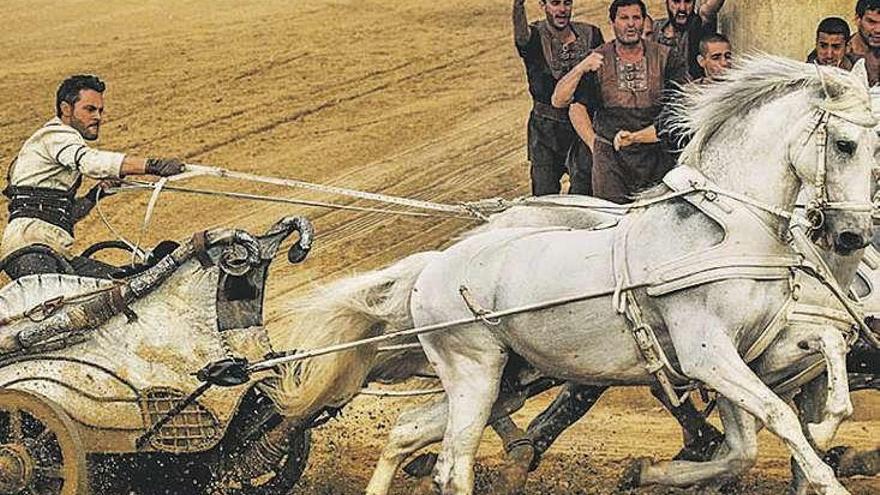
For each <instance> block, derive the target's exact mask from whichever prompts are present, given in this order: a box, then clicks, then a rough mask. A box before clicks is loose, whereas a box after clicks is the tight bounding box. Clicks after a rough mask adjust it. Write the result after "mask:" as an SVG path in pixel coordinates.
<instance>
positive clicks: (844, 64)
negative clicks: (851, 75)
mask: <svg viewBox="0 0 880 495" xmlns="http://www.w3.org/2000/svg"><path fill="white" fill-rule="evenodd" d="M849 38H850V31H849V24H847V23H846V21H845V20H843V19H841V18H840V17H826V18H825V19H822V22H820V23H819V27H817V28H816V46H815V49H814V50H813V51H812V52H811V53H810V54H809V55H808V56H807V63H808V64H812V63H816V64H819V65H830V66H832V67H839V68H841V69H843V70H852V68H853V60H852V59H851V58H850V57H849V56H848V55H847V54H846V45H847V42H848V41H849Z"/></svg>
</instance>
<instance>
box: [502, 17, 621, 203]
mask: <svg viewBox="0 0 880 495" xmlns="http://www.w3.org/2000/svg"><path fill="white" fill-rule="evenodd" d="M572 3H573V2H572V0H539V4H540V6H541V9H542V10H543V11H544V14H545V17H546V18H545V19H542V20H540V21H537V22H534V23H532V24H531V25H529V24H528V21H527V20H526V11H525V5H524V4H525V0H513V33H514V41H515V43H516V48H517V51H518V52H519V55H520V57H522V59H523V63H524V64H525V66H526V75H527V77H528V81H529V93H530V94H531V96H532V102H533V105H532V112H531V114H530V115H529V124H528V156H529V161H530V162H531V179H532V194H533V195H535V196H541V195H545V194H558V193H559V192H560V190H561V185H560V183H559V181H560V179H561V178H562V176H563V175H564V174H566V173H568V175H569V181H570V187H569V193H572V194H590V193H591V179H590V168H591V167H592V157H591V156H590V154H589V151H588V150H587V149H586V146H585V145H584V143H583V142H581V141H580V140H579V139H578V136H577V134H576V133H575V130H574V128H573V127H572V123H571V121H570V120H569V117H568V111H567V109H557V108H554V107H553V106H552V105H551V104H550V97H551V95H552V94H553V88H555V87H556V82H557V81H558V80H559V79H560V78H561V77H562V76H563V75H565V74H566V73H567V72H569V71H570V70H571V69H572V67H574V66H575V65H577V64H578V63H581V62H584V63H587V64H588V65H589V66H590V67H598V65H599V63H601V58H599V57H597V56H588V54H589V53H590V51H591V50H593V49H594V48H596V47H597V46H599V45H601V44H602V43H603V39H602V32H601V31H600V30H599V28H598V27H596V26H593V25H591V24H586V23H580V22H572V21H571V10H572Z"/></svg>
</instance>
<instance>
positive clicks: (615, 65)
mask: <svg viewBox="0 0 880 495" xmlns="http://www.w3.org/2000/svg"><path fill="white" fill-rule="evenodd" d="M646 10H647V9H646V7H645V4H644V2H643V1H642V0H614V1H613V2H611V7H610V8H609V16H610V19H611V25H612V27H613V28H614V36H615V39H614V40H612V41H609V42H608V43H605V44H604V45H602V46H601V47H599V48H597V49H596V51H595V52H594V53H597V54H599V55H601V56H602V60H603V63H602V65H601V67H599V68H598V69H597V70H596V71H595V72H594V73H587V72H586V71H585V70H584V69H583V68H582V67H580V66H579V67H576V68H575V69H574V70H572V71H571V72H569V73H568V74H566V75H565V77H563V78H562V79H561V80H560V81H559V83H558V84H557V85H556V91H555V92H554V93H553V100H552V101H553V104H554V105H555V106H557V107H560V108H562V107H564V106H566V105H567V104H569V103H570V102H571V101H572V99H574V102H575V103H576V104H580V106H578V105H575V104H572V108H571V110H570V111H571V112H573V113H574V112H576V111H579V109H582V108H583V109H589V111H590V112H591V113H593V116H592V118H591V117H590V115H589V114H588V113H587V112H586V111H584V112H583V115H581V116H579V118H578V119H577V120H578V121H580V120H583V121H584V122H583V127H582V132H583V133H585V134H586V137H585V142H586V143H587V144H588V145H590V146H591V148H592V151H593V195H594V196H596V197H599V198H604V199H608V200H610V201H614V202H617V203H625V202H628V201H630V200H631V197H632V195H633V194H634V193H635V192H637V191H638V190H640V189H643V188H646V187H648V186H650V185H652V184H654V183H655V182H657V181H659V180H660V179H661V178H662V177H663V175H665V174H666V172H668V171H669V169H670V168H672V165H673V160H672V158H671V157H670V156H669V154H668V153H666V152H665V151H664V150H663V148H662V146H661V145H660V144H659V142H658V138H657V131H656V128H655V127H654V121H655V120H656V119H657V116H658V114H659V113H660V108H661V98H662V96H663V91H664V89H666V88H668V87H669V86H670V85H671V83H675V82H677V83H681V82H683V81H684V80H685V79H686V68H685V65H684V62H683V61H682V60H681V59H679V58H678V57H676V56H675V53H674V52H673V51H672V50H671V49H670V48H669V47H667V46H663V45H660V44H659V43H655V42H653V41H650V40H643V39H642V31H643V29H644V17H645V15H646ZM573 121H574V120H573ZM576 125H577V124H576Z"/></svg>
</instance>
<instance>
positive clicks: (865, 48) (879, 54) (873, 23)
mask: <svg viewBox="0 0 880 495" xmlns="http://www.w3.org/2000/svg"><path fill="white" fill-rule="evenodd" d="M856 24H857V25H858V28H859V32H858V33H856V34H855V35H854V36H853V37H852V38H850V40H849V46H848V47H847V53H848V54H849V55H850V56H851V57H852V58H853V60H856V61H857V60H859V59H860V58H863V59H865V68H866V69H868V83H869V85H871V86H874V85H876V84H877V83H880V0H859V1H858V2H857V3H856Z"/></svg>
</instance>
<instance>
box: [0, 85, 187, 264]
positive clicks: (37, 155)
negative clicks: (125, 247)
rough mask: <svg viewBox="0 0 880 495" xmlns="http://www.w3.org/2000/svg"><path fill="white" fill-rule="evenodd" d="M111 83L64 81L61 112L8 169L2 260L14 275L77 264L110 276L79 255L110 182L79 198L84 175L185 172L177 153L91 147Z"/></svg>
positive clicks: (58, 110)
mask: <svg viewBox="0 0 880 495" xmlns="http://www.w3.org/2000/svg"><path fill="white" fill-rule="evenodd" d="M105 88H106V85H105V84H104V82H103V81H101V80H100V79H99V78H98V77H96V76H94V75H75V76H71V77H69V78H67V79H66V80H64V82H62V83H61V85H60V86H59V88H58V92H57V94H56V99H55V117H54V118H53V119H51V120H49V121H48V122H46V123H45V124H44V125H43V126H42V127H41V128H40V129H38V130H37V131H36V132H35V133H34V134H33V135H32V136H31V137H30V138H28V140H27V141H25V143H24V145H23V146H22V147H21V150H20V151H19V152H18V155H17V156H16V157H15V159H14V160H13V161H12V163H11V165H10V166H9V171H8V173H7V186H6V189H5V190H4V191H3V194H4V195H6V197H7V198H9V219H8V224H7V226H6V229H5V230H4V231H3V239H2V242H0V260H2V261H0V266H2V269H3V270H4V271H5V272H6V273H7V275H9V277H10V278H12V279H17V278H19V277H23V276H25V275H32V274H37V273H64V272H70V271H71V270H72V271H75V272H76V273H79V274H82V275H91V276H106V272H107V269H108V268H109V266H108V265H104V264H103V263H100V262H98V261H94V260H90V259H86V258H83V257H79V256H74V255H73V254H72V252H71V248H72V246H73V240H74V226H75V225H76V223H77V222H78V221H79V220H81V219H83V218H84V217H85V216H86V215H88V213H89V212H90V211H91V210H92V208H94V206H95V204H96V203H97V201H98V199H99V198H100V197H101V196H102V195H104V194H106V193H104V188H105V186H106V185H107V183H106V182H100V183H98V184H97V185H96V186H94V187H92V188H91V189H90V190H89V191H88V192H87V193H86V194H85V195H84V196H81V197H76V192H77V190H78V189H79V187H80V185H81V183H82V177H83V175H85V176H87V177H90V178H92V179H96V180H100V181H105V180H108V179H109V180H113V179H121V178H123V177H126V176H129V175H153V176H160V177H165V176H171V175H175V174H178V173H180V172H182V171H183V163H182V162H181V161H180V160H178V159H176V158H140V157H137V156H134V155H130V154H124V153H118V152H113V151H103V150H99V149H95V148H92V147H89V146H88V143H87V142H88V141H95V140H97V139H98V135H99V133H100V129H101V123H102V122H103V120H104V96H103V93H104V90H105Z"/></svg>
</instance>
